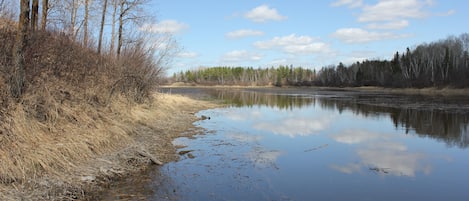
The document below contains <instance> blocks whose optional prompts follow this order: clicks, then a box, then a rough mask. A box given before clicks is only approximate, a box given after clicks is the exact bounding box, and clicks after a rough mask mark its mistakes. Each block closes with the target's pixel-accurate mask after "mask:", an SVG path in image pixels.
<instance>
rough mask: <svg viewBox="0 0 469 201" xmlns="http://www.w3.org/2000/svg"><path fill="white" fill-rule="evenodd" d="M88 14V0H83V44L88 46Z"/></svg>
mask: <svg viewBox="0 0 469 201" xmlns="http://www.w3.org/2000/svg"><path fill="white" fill-rule="evenodd" d="M89 16H90V0H85V17H84V19H83V46H85V47H88V21H89Z"/></svg>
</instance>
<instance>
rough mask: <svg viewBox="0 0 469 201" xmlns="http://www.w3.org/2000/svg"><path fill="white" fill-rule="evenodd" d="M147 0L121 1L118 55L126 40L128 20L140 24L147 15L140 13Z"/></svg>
mask: <svg viewBox="0 0 469 201" xmlns="http://www.w3.org/2000/svg"><path fill="white" fill-rule="evenodd" d="M146 2H147V0H120V2H119V4H120V5H119V28H118V33H117V57H119V55H120V53H121V50H122V46H123V40H124V38H123V37H124V35H123V31H124V26H125V25H126V23H127V22H128V21H131V22H133V23H134V24H139V22H140V21H142V20H143V19H144V18H145V16H143V15H141V13H139V11H140V7H141V6H142V5H143V4H145V3H146Z"/></svg>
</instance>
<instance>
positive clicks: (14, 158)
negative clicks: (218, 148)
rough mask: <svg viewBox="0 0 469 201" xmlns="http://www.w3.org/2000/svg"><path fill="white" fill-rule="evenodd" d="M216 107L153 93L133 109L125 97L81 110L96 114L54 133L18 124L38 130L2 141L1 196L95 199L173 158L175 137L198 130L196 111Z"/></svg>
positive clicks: (32, 125)
mask: <svg viewBox="0 0 469 201" xmlns="http://www.w3.org/2000/svg"><path fill="white" fill-rule="evenodd" d="M213 107H217V105H215V104H213V103H210V102H206V101H199V100H194V99H191V98H188V97H184V96H180V95H167V94H155V95H154V96H153V100H151V102H148V103H145V104H140V105H137V104H133V105H131V106H130V107H129V105H128V103H126V102H125V100H123V101H117V103H114V104H113V105H112V106H109V107H108V108H107V109H106V110H98V111H92V110H90V111H83V109H85V108H81V109H80V108H78V109H77V110H79V111H76V112H77V114H81V113H82V112H88V113H92V114H91V115H89V116H86V117H82V116H72V117H74V118H76V121H78V122H81V124H76V125H72V124H70V123H66V124H67V125H57V126H56V127H54V129H57V130H58V131H54V132H49V133H46V132H44V131H43V130H44V129H45V128H43V127H41V124H40V122H39V123H37V122H32V123H30V124H28V123H24V125H21V123H17V124H18V125H17V127H21V128H18V129H28V130H29V131H28V132H27V133H34V132H32V131H34V130H36V131H37V133H38V134H37V135H36V134H34V135H31V136H29V138H32V139H26V137H25V139H16V140H17V141H15V142H5V141H3V142H2V141H1V140H2V139H3V140H6V139H8V138H6V137H4V138H2V139H0V142H2V144H4V145H5V146H4V147H2V149H1V150H0V157H2V159H9V160H8V161H9V162H4V161H2V164H1V166H2V167H0V170H1V171H2V172H1V173H2V174H1V175H0V176H1V177H3V178H0V179H3V183H2V184H1V185H0V200H75V199H79V200H83V199H91V200H92V199H93V198H94V196H96V195H98V194H99V192H101V191H102V190H103V189H105V188H106V186H108V185H109V184H110V183H111V182H113V181H115V180H117V179H119V178H122V177H125V176H128V175H131V174H135V173H138V172H141V171H142V170H144V169H145V168H147V167H149V166H151V165H157V164H159V163H165V162H169V161H172V160H175V159H176V157H177V156H176V153H175V151H176V150H175V148H174V147H173V145H172V144H171V141H172V139H174V138H176V137H180V136H184V135H191V134H193V133H194V132H197V128H195V127H194V126H193V125H192V123H193V122H194V121H196V120H197V117H196V116H195V113H196V112H197V111H200V110H203V109H208V108H213ZM70 113H73V112H72V111H70ZM19 117H21V115H20V114H18V115H16V114H14V115H13V117H11V118H12V119H10V120H11V121H13V119H15V120H17V119H18V118H19ZM16 122H18V121H16ZM57 123H64V122H57ZM49 129H50V128H49ZM41 133H46V134H41ZM57 133H60V135H59V134H57ZM20 137H21V136H19V138H20ZM7 146H8V147H7ZM28 161H29V162H28ZM18 163H24V164H18ZM36 166H37V167H36ZM15 168H16V169H15ZM21 168H23V169H21Z"/></svg>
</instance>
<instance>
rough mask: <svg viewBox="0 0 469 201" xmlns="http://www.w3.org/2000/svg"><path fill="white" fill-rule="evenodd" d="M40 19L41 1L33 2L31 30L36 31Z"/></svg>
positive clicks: (34, 0) (35, 0)
mask: <svg viewBox="0 0 469 201" xmlns="http://www.w3.org/2000/svg"><path fill="white" fill-rule="evenodd" d="M38 17H39V0H33V7H32V10H31V29H32V30H36V29H37V25H38V20H39V19H38Z"/></svg>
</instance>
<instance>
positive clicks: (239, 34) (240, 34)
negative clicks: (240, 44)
mask: <svg viewBox="0 0 469 201" xmlns="http://www.w3.org/2000/svg"><path fill="white" fill-rule="evenodd" d="M262 35H264V32H262V31H256V30H250V29H240V30H236V31H232V32H228V33H227V34H226V37H227V38H231V39H237V38H244V37H248V36H262Z"/></svg>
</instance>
